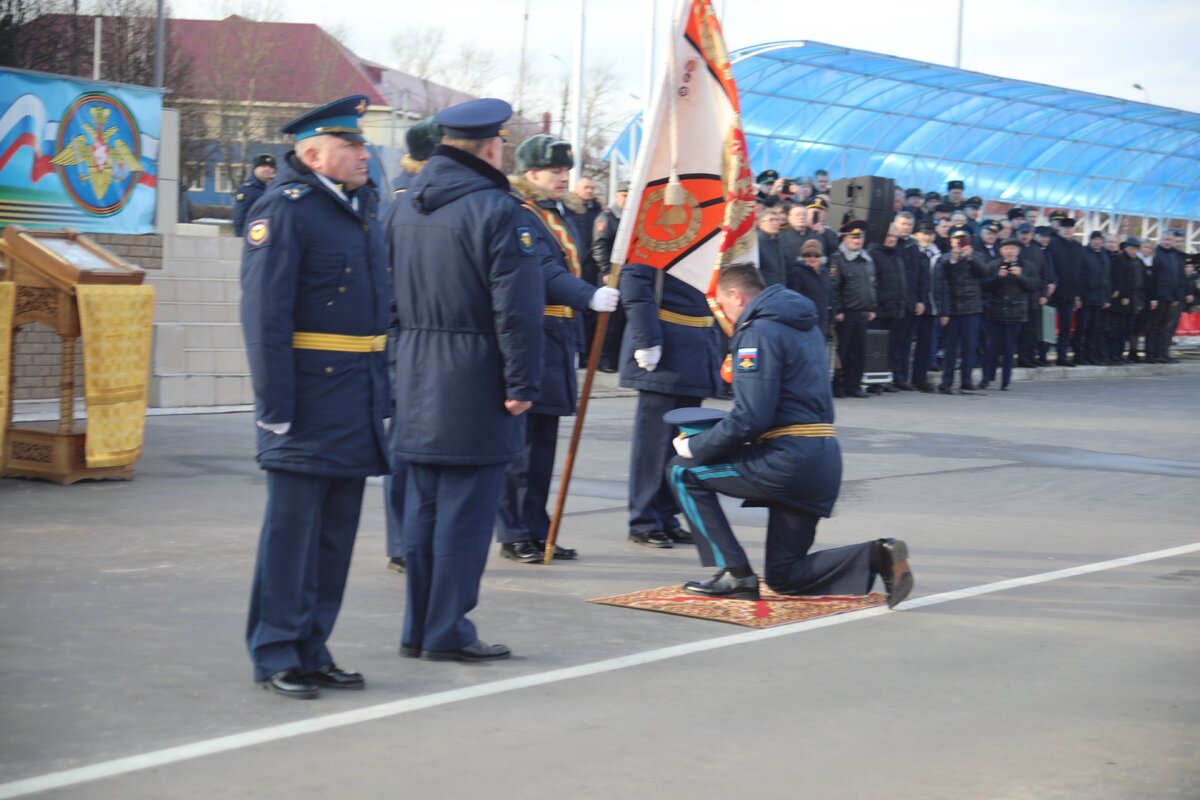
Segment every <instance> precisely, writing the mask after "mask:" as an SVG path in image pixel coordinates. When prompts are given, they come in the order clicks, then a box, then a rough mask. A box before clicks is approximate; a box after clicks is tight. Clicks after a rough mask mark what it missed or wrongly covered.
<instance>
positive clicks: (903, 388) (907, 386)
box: [893, 381, 914, 392]
mask: <svg viewBox="0 0 1200 800" xmlns="http://www.w3.org/2000/svg"><path fill="white" fill-rule="evenodd" d="M893 385H894V386H895V387H896V390H897V391H900V392H911V391H914V389H913V385H912V384H911V383H906V382H904V381H900V382H899V383H897V384H893Z"/></svg>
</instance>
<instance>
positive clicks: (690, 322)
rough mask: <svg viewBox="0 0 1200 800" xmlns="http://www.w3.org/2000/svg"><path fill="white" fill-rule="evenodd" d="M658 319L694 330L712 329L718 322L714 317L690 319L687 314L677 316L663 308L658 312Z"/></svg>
mask: <svg viewBox="0 0 1200 800" xmlns="http://www.w3.org/2000/svg"><path fill="white" fill-rule="evenodd" d="M658 318H659V319H661V320H662V321H663V322H673V323H675V324H676V325H687V326H689V327H692V328H711V327H712V326H713V323H714V322H716V320H715V319H713V318H712V317H689V316H688V315H687V314H676V313H675V312H674V311H667V310H666V309H662V308H660V309H659V310H658Z"/></svg>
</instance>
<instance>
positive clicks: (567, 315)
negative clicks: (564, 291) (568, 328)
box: [542, 306, 575, 319]
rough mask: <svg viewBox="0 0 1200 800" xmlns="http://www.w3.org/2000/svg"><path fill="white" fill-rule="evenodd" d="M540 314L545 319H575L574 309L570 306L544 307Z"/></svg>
mask: <svg viewBox="0 0 1200 800" xmlns="http://www.w3.org/2000/svg"><path fill="white" fill-rule="evenodd" d="M542 313H543V314H545V315H546V316H547V317H562V318H563V319H575V309H573V308H571V307H570V306H546V310H545V311H544V312H542Z"/></svg>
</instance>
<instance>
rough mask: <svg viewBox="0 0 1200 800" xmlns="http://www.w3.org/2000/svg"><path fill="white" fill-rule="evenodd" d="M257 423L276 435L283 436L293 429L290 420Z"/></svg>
mask: <svg viewBox="0 0 1200 800" xmlns="http://www.w3.org/2000/svg"><path fill="white" fill-rule="evenodd" d="M255 424H256V425H258V427H260V428H262V429H263V430H268V431H270V432H271V433H273V434H275V435H276V436H282V435H283V434H285V433H287V432H288V431H290V430H291V429H292V423H290V422H256V423H255Z"/></svg>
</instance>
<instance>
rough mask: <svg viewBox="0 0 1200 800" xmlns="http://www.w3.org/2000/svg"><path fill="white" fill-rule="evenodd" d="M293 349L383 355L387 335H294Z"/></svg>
mask: <svg viewBox="0 0 1200 800" xmlns="http://www.w3.org/2000/svg"><path fill="white" fill-rule="evenodd" d="M292 347H294V348H296V349H297V350H335V351H337V352H339V353H382V352H383V351H384V350H386V349H387V334H386V333H381V334H378V335H377V336H345V335H343V334H340V333H293V334H292Z"/></svg>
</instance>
